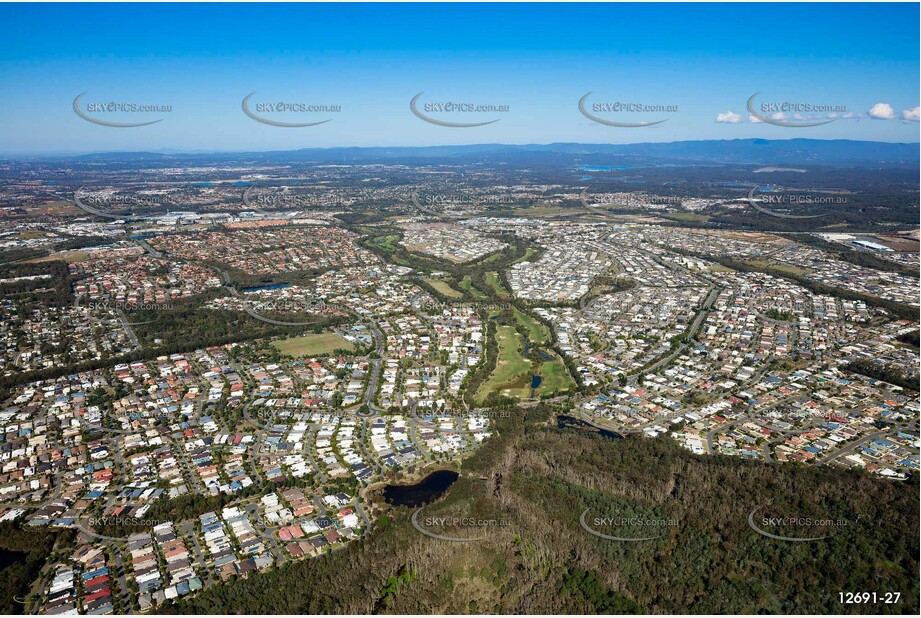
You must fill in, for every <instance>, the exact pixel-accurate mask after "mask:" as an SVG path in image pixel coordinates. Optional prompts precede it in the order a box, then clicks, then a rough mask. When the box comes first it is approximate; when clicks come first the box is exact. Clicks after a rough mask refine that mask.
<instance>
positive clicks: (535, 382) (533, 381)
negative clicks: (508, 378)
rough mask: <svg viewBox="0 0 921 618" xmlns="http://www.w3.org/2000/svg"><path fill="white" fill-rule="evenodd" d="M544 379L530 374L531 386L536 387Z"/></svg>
mask: <svg viewBox="0 0 921 618" xmlns="http://www.w3.org/2000/svg"><path fill="white" fill-rule="evenodd" d="M543 381H544V379H543V378H541V377H540V376H531V388H537V387H538V386H540V383H541V382H543Z"/></svg>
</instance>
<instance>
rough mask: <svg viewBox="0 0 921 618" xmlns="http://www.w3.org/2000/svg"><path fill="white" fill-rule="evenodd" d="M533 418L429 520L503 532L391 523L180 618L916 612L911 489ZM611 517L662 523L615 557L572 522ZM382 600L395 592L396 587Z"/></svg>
mask: <svg viewBox="0 0 921 618" xmlns="http://www.w3.org/2000/svg"><path fill="white" fill-rule="evenodd" d="M550 417H551V414H550V413H549V412H548V411H545V410H544V409H542V408H532V409H530V410H527V411H523V410H521V409H518V410H516V411H515V412H514V413H513V414H512V415H511V417H510V418H499V419H497V421H496V422H497V429H498V432H497V434H496V435H495V436H494V437H492V438H490V439H489V440H487V441H486V442H485V443H484V444H483V445H482V447H481V448H480V449H479V450H478V451H477V452H476V453H475V454H474V455H473V456H472V457H471V458H470V459H468V460H467V461H466V462H465V463H464V465H463V467H462V476H461V478H460V480H458V482H457V483H455V484H454V485H453V486H452V487H451V488H450V489H449V491H448V494H447V496H446V497H445V498H443V499H442V501H441V502H439V503H436V504H434V505H431V506H430V507H426V509H427V510H428V509H430V508H431V509H436V510H437V509H439V508H457V507H458V505H460V506H463V504H464V502H465V501H467V502H469V512H471V513H475V514H477V516H491V517H495V518H497V519H503V520H507V521H509V522H510V525H509V526H507V527H501V528H496V529H490V533H489V534H488V535H486V538H485V539H484V540H482V541H476V542H469V543H448V542H444V541H439V540H436V539H432V538H429V537H425V536H422V535H421V534H419V533H418V532H417V531H416V530H414V529H413V528H412V527H411V526H410V525H409V516H410V514H411V510H410V509H406V508H390V509H389V513H388V514H387V516H385V517H383V518H381V519H380V520H379V523H378V524H377V525H376V526H375V527H374V529H373V530H372V532H371V533H370V534H369V535H368V536H367V537H366V538H365V539H364V540H362V541H360V542H356V543H353V544H351V545H349V546H347V548H346V549H344V550H342V551H339V552H335V553H333V554H331V555H329V556H325V557H322V558H319V559H314V560H305V561H298V562H291V563H289V564H287V565H286V566H284V567H283V568H281V569H279V570H275V571H270V572H266V573H262V574H255V575H253V576H251V577H250V578H249V579H248V580H246V581H238V582H235V583H233V584H230V585H223V586H217V587H215V588H211V589H208V590H205V591H203V592H202V593H200V594H199V595H197V596H196V597H193V598H191V599H188V600H185V601H182V602H179V603H177V604H175V605H171V606H168V607H166V608H165V611H167V612H187V613H215V612H221V613H223V612H230V613H368V612H375V611H377V612H387V613H467V612H502V613H567V612H568V613H580V612H588V613H593V612H597V613H616V612H623V613H631V612H636V611H637V610H640V611H646V612H652V613H666V612H671V613H682V612H689V613H766V612H780V613H867V612H873V613H877V612H879V613H887V612H888V613H911V614H916V613H917V610H918V581H917V571H918V561H917V556H918V549H919V544H918V529H919V515H918V507H919V503H918V478H917V476H913V477H912V478H911V479H910V480H909V481H907V482H901V483H896V482H890V481H884V480H881V479H877V478H874V477H872V476H870V475H868V474H865V473H862V472H856V471H847V470H843V469H840V468H837V467H804V466H798V465H793V464H764V463H758V462H746V461H741V460H739V459H736V458H729V457H719V456H695V455H693V454H691V453H689V452H687V451H685V450H683V449H681V448H680V447H679V446H677V445H676V444H675V443H674V442H672V441H671V440H669V439H667V438H665V439H649V438H645V437H630V438H627V439H609V438H604V437H602V436H600V435H597V434H592V433H587V432H582V431H580V430H578V429H563V430H560V429H557V428H556V425H555V424H551V423H548V422H547V421H548V420H550ZM762 505H771V508H773V509H776V510H779V512H782V513H783V514H785V515H790V516H794V515H800V516H811V517H815V516H818V515H827V516H829V517H834V518H836V519H838V518H843V519H846V520H847V521H848V525H847V526H845V527H844V528H842V529H840V530H836V531H835V532H834V533H833V534H831V535H830V536H829V537H828V538H826V539H823V540H821V541H816V542H807V543H790V542H782V541H776V540H773V539H769V538H766V537H764V536H761V535H759V534H757V533H756V532H754V531H753V530H752V529H751V528H749V526H748V523H747V517H748V515H749V513H751V511H752V510H753V509H754V508H756V507H758V506H762ZM586 508H590V509H592V512H593V513H597V514H598V515H599V516H606V515H613V514H614V512H615V511H616V510H619V511H620V512H629V513H651V514H654V515H656V516H660V517H665V518H668V519H670V520H674V521H675V522H677V525H674V526H670V527H668V528H666V529H665V530H664V532H663V534H662V536H661V537H660V538H657V539H655V540H652V541H648V542H636V543H624V542H617V541H609V540H605V539H601V538H597V537H595V536H592V535H590V534H588V533H587V532H585V531H584V530H583V529H582V528H581V526H580V524H579V516H580V514H581V513H582V511H584V510H585V509H586ZM395 582H398V583H399V585H396V584H395ZM869 590H876V591H899V592H901V593H902V600H901V602H900V603H899V604H898V605H888V606H886V605H878V606H873V607H870V606H866V605H863V606H861V605H840V604H839V603H838V593H839V592H840V591H869Z"/></svg>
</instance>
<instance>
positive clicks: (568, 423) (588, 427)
mask: <svg viewBox="0 0 921 618" xmlns="http://www.w3.org/2000/svg"><path fill="white" fill-rule="evenodd" d="M556 426H557V427H558V428H560V429H567V428H568V429H581V430H583V431H590V432H592V433H598V434H601V435H602V436H603V437H605V438H610V439H612V440H613V439H614V438H620V437H621V436H620V434H617V433H614V432H613V431H608V430H607V429H598V428H597V427H595V426H594V425H592V424H591V423H586V422H585V421H583V420H582V419H581V418H576V417H574V416H566V415H565V414H560V415H559V416H557V417H556Z"/></svg>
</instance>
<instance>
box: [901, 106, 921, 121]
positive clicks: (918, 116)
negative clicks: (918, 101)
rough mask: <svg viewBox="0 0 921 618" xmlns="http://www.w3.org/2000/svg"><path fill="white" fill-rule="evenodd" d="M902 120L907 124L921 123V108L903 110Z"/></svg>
mask: <svg viewBox="0 0 921 618" xmlns="http://www.w3.org/2000/svg"><path fill="white" fill-rule="evenodd" d="M902 120H904V121H905V122H918V121H921V107H913V108H911V109H903V110H902Z"/></svg>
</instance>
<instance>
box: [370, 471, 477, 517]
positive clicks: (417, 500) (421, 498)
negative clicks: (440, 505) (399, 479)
mask: <svg viewBox="0 0 921 618" xmlns="http://www.w3.org/2000/svg"><path fill="white" fill-rule="evenodd" d="M458 476H459V475H458V474H457V472H453V471H451V470H438V471H436V472H432V473H431V474H429V475H428V476H427V477H425V478H424V479H422V480H421V481H419V482H418V483H416V484H415V485H387V486H386V487H384V500H386V501H387V502H389V503H390V504H393V505H396V506H411V507H413V508H416V507H420V506H422V505H424V504H427V503H429V502H432V501H433V500H436V499H438V498H440V497H441V495H442V494H444V492H446V491H447V490H448V487H450V486H451V485H453V484H454V481H456V480H457V477H458Z"/></svg>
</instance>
